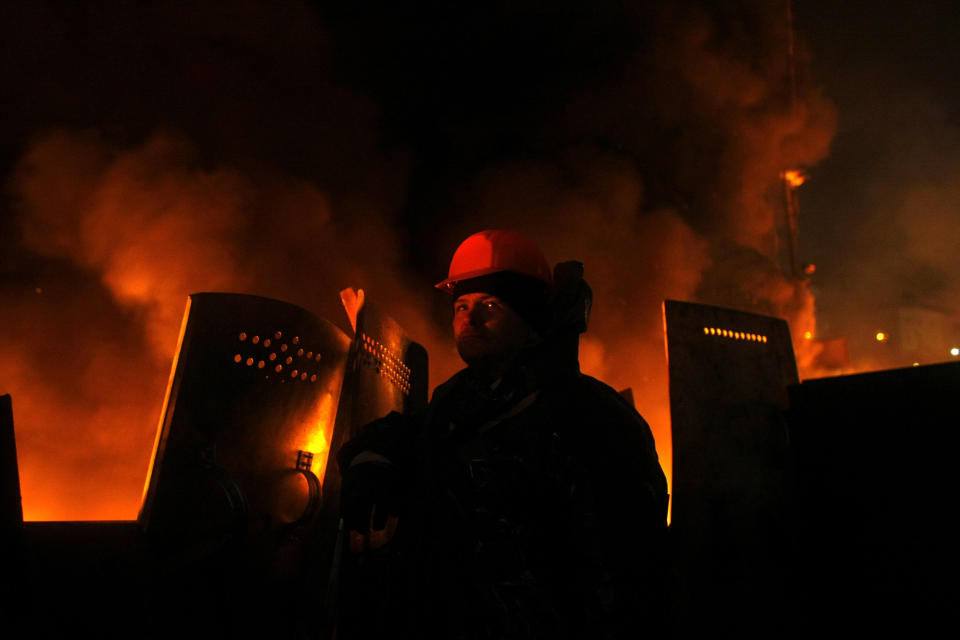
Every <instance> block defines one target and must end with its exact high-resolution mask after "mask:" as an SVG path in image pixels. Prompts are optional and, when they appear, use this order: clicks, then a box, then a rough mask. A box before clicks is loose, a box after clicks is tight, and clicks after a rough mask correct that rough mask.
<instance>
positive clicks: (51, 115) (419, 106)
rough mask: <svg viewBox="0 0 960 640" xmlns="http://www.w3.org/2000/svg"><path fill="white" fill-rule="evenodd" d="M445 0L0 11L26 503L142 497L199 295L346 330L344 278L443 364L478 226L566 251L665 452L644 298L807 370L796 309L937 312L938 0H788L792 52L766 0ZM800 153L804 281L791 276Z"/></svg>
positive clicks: (7, 253) (451, 356)
mask: <svg viewBox="0 0 960 640" xmlns="http://www.w3.org/2000/svg"><path fill="white" fill-rule="evenodd" d="M439 4H440V8H436V7H434V8H427V7H426V6H425V5H416V6H417V7H418V8H412V7H413V6H414V5H410V4H408V3H405V4H404V7H403V9H398V8H397V3H393V2H353V3H315V4H311V3H306V2H292V1H291V2H274V3H266V2H255V1H248V2H210V3H177V2H155V3H147V4H140V3H136V4H135V3H130V4H120V5H116V4H113V3H103V4H98V3H83V4H78V3H68V2H57V1H51V2H34V3H24V4H23V5H22V6H21V5H17V4H9V3H8V4H7V5H5V6H4V7H3V8H2V9H0V38H2V40H0V41H2V42H3V45H2V46H3V47H4V51H3V55H2V56H0V76H2V79H3V86H4V87H5V88H6V91H5V92H4V99H3V101H2V103H0V117H2V118H3V122H4V126H3V127H2V128H0V172H2V174H3V176H4V179H3V184H4V191H3V197H2V199H0V238H2V252H0V305H2V308H3V314H2V315H0V327H2V328H3V331H4V335H5V336H6V338H5V340H4V342H3V343H2V344H0V393H11V394H12V395H13V398H14V411H15V416H16V418H17V437H18V446H19V447H20V450H21V454H20V455H21V466H22V468H23V469H25V471H24V481H23V482H24V489H23V492H24V500H25V506H26V508H27V512H28V517H37V518H43V517H133V516H134V515H135V505H136V502H137V501H138V499H139V492H140V488H141V487H142V481H143V474H144V472H145V468H146V464H147V460H148V458H149V449H150V446H151V445H152V441H153V436H154V430H155V425H156V416H157V415H158V414H159V409H160V404H161V402H162V395H163V388H164V385H165V381H166V377H167V375H168V373H169V366H170V359H171V357H172V351H173V348H174V345H175V344H176V332H177V328H178V326H179V318H180V314H181V313H182V310H183V303H184V299H185V296H186V295H187V294H188V293H190V292H192V291H199V290H229V291H239V292H247V293H255V294H259V295H266V296H270V297H274V298H278V299H284V300H289V301H291V302H295V303H297V304H300V305H302V306H304V307H306V308H308V309H311V310H313V311H314V312H316V313H317V314H319V315H322V316H324V317H328V318H330V319H331V320H333V321H335V322H337V323H338V324H340V325H341V326H345V325H346V323H345V318H343V317H342V316H343V314H342V311H341V310H340V309H339V308H338V305H339V302H338V300H337V295H336V294H337V292H338V291H339V290H340V289H341V288H343V287H345V286H348V285H352V286H362V287H364V288H366V289H367V291H368V294H369V295H370V297H371V299H374V300H377V301H378V302H380V303H381V304H382V305H384V306H385V307H387V308H388V309H389V311H390V312H391V313H392V314H394V315H395V316H396V317H397V318H398V319H399V320H400V321H401V323H402V324H403V325H404V326H405V327H407V329H408V331H409V332H410V333H411V334H412V335H413V336H414V337H415V338H416V339H418V340H420V341H422V342H423V343H424V344H425V345H426V346H427V347H428V350H429V352H430V355H431V360H432V364H431V386H433V385H435V384H437V383H439V382H442V381H443V380H444V379H445V378H446V377H447V376H449V375H450V374H451V373H452V372H453V371H455V370H456V368H457V367H458V366H459V365H458V361H457V359H456V356H455V353H454V352H453V349H452V345H451V344H450V342H449V339H448V338H447V328H446V323H447V322H448V315H447V314H448V313H449V310H448V306H449V300H447V299H444V298H443V296H442V294H437V293H436V292H434V291H433V290H432V289H431V288H430V286H429V285H430V284H432V283H433V282H436V281H438V280H440V279H442V277H444V276H445V269H446V264H447V261H448V260H449V257H450V255H451V254H452V252H453V250H454V248H455V247H456V244H457V243H458V242H459V240H461V239H462V238H463V237H465V236H466V235H468V234H469V233H471V232H473V231H476V230H478V229H480V228H489V227H513V228H517V229H519V230H521V231H524V232H526V233H528V234H530V235H531V236H533V237H534V238H536V239H537V240H538V241H539V242H540V243H541V244H542V245H543V247H544V250H545V252H546V253H547V256H548V258H549V259H551V261H554V262H556V261H560V260H564V259H580V260H582V261H583V262H584V263H585V265H586V272H587V278H588V280H589V281H590V282H591V284H592V285H593V287H594V289H595V292H596V308H595V315H594V319H593V325H592V328H591V331H590V333H589V334H588V336H587V337H586V338H585V339H584V343H583V345H582V361H583V362H582V364H583V367H584V370H585V371H587V372H588V373H591V374H593V375H596V376H598V377H600V378H602V379H604V380H606V381H608V382H609V383H610V384H612V385H613V386H615V387H617V388H623V387H627V386H631V387H633V388H634V395H635V397H636V398H637V404H638V408H639V409H640V411H641V413H643V414H644V415H645V416H646V417H647V419H648V420H649V421H650V422H651V425H652V426H653V429H654V433H655V434H656V435H657V437H658V447H659V448H660V451H661V457H662V458H664V459H665V466H666V467H668V471H669V442H668V441H669V435H668V433H669V432H668V431H667V424H668V417H667V414H666V386H665V366H664V364H663V344H662V328H661V326H660V322H661V316H660V306H659V305H660V302H661V301H662V300H663V299H664V298H675V299H682V300H693V301H701V302H706V303H710V304H719V305H723V306H729V307H735V308H740V309H745V310H749V311H755V312H760V313H767V314H771V315H776V316H779V317H784V318H786V319H787V320H788V321H789V322H790V323H791V328H792V329H793V331H794V335H795V340H796V341H797V345H798V361H799V363H800V366H801V375H819V374H822V371H819V370H818V369H817V367H816V364H815V355H816V354H815V353H814V352H813V351H811V345H810V344H805V343H804V341H803V339H802V337H801V336H802V335H803V333H804V332H806V331H809V332H811V333H812V334H815V335H816V336H818V337H825V338H830V337H841V336H847V337H849V338H850V347H851V356H852V359H853V362H854V365H857V361H858V358H860V359H861V360H862V361H863V363H862V365H860V366H862V367H867V366H871V365H872V364H873V363H874V362H876V360H875V359H874V356H875V354H874V353H873V352H872V351H870V350H871V349H873V348H874V347H875V345H872V344H871V343H870V340H869V339H870V336H871V335H872V334H873V332H875V331H877V330H878V329H880V328H885V325H884V323H887V322H888V318H889V310H890V309H893V308H896V307H897V306H899V305H904V304H906V305H914V306H924V307H930V308H935V309H937V310H939V311H941V312H944V313H946V314H947V315H948V316H950V317H953V318H956V316H957V305H956V300H957V299H958V296H957V295H956V294H957V293H958V289H960V253H958V252H957V251H956V247H957V246H960V237H958V236H960V231H958V229H960V227H958V225H956V224H955V219H956V213H955V212H956V210H957V209H956V205H960V184H958V182H957V181H956V179H955V177H954V176H955V175H956V173H957V171H956V169H958V168H960V151H958V149H960V146H958V145H957V144H956V142H958V138H960V135H958V134H960V131H958V128H957V115H958V111H957V110H958V105H960V95H958V91H960V89H958V88H957V84H956V83H955V82H954V81H953V78H954V75H955V72H954V69H955V67H956V64H955V51H956V45H955V44H954V42H955V35H954V34H955V33H956V32H957V26H958V23H960V20H958V18H960V16H958V11H960V10H958V9H957V8H956V7H955V6H954V5H953V4H951V3H947V2H922V3H917V2H913V3H905V2H904V3H890V2H886V3H830V2H825V1H818V2H795V3H794V4H793V12H794V18H795V20H794V22H795V28H796V29H795V32H796V42H797V44H796V54H795V58H794V60H793V71H794V74H793V75H791V61H790V57H789V55H788V42H789V39H790V30H789V22H788V20H787V15H788V12H787V6H788V5H787V3H786V2H759V1H757V2H750V1H746V0H743V1H734V2H686V3H677V2H635V3H622V2H614V1H612V0H611V1H599V2H591V3H577V2H555V3H551V4H550V5H549V8H548V9H545V8H543V7H544V6H545V5H543V3H533V2H511V3H456V4H454V3H439ZM835 5H836V6H835ZM793 168H802V169H804V170H805V171H806V172H807V173H808V175H809V179H808V181H807V183H806V184H804V185H803V186H802V187H800V188H799V189H798V191H797V194H798V197H799V203H800V222H799V228H800V249H801V251H800V254H801V255H800V260H801V261H802V262H812V263H815V264H816V265H817V271H816V273H815V274H814V275H813V276H812V277H811V278H810V279H809V280H806V279H804V278H802V277H797V276H794V275H791V274H785V273H784V270H783V260H782V249H783V242H782V237H781V236H782V233H778V232H782V215H783V210H782V208H783V202H782V184H781V182H780V180H779V175H780V172H781V171H784V170H787V169H793ZM778 248H779V252H778ZM881 325H883V326H881ZM887 330H890V329H887ZM858 349H859V351H858ZM65 434H68V435H65ZM73 442H84V443H87V444H88V445H89V446H84V447H73V446H72V443H73ZM665 447H666V449H665ZM51 459H58V460H60V461H61V464H62V466H63V467H64V468H65V469H67V470H68V473H69V474H73V475H59V476H58V475H56V474H43V473H39V472H35V471H34V470H36V469H39V468H40V467H41V466H42V465H44V464H46V461H48V460H51ZM78 476H79V477H80V479H79V480H78V479H77V477H78ZM108 485H109V486H111V487H115V489H111V492H112V493H111V495H110V496H108V497H106V498H103V497H102V495H103V491H102V487H104V486H108ZM91 494H97V495H100V496H101V498H97V500H94V501H92V502H91V501H90V500H89V499H88V498H86V497H85V496H89V495H91ZM40 505H43V506H42V507H41V506H40Z"/></svg>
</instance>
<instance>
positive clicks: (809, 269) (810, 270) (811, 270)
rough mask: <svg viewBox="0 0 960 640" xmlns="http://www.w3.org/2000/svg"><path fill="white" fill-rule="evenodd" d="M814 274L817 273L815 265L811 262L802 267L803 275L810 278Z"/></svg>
mask: <svg viewBox="0 0 960 640" xmlns="http://www.w3.org/2000/svg"><path fill="white" fill-rule="evenodd" d="M816 272H817V265H815V264H813V263H812V262H808V263H807V264H805V265H803V273H804V274H805V275H808V276H812V275H813V274H815V273H816Z"/></svg>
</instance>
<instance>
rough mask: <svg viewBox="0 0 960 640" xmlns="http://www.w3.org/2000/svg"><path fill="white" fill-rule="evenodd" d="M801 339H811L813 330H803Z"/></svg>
mask: <svg viewBox="0 0 960 640" xmlns="http://www.w3.org/2000/svg"><path fill="white" fill-rule="evenodd" d="M803 339H804V340H813V332H812V331H804V332H803Z"/></svg>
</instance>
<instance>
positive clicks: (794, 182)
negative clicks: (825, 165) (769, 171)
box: [780, 169, 807, 189]
mask: <svg viewBox="0 0 960 640" xmlns="http://www.w3.org/2000/svg"><path fill="white" fill-rule="evenodd" d="M780 175H781V177H782V178H783V179H784V180H785V181H786V182H787V184H788V185H790V187H791V188H793V189H796V188H797V187H799V186H800V185H802V184H803V183H804V182H806V181H807V175H806V174H805V173H804V172H803V171H800V170H799V169H790V170H789V171H784V172H783V173H782V174H780Z"/></svg>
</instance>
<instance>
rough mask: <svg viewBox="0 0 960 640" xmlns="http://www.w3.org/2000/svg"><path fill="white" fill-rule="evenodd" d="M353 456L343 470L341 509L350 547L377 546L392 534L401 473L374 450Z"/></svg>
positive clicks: (356, 549)
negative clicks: (348, 465) (352, 459)
mask: <svg viewBox="0 0 960 640" xmlns="http://www.w3.org/2000/svg"><path fill="white" fill-rule="evenodd" d="M367 453H369V452H363V453H361V454H359V455H357V456H356V458H355V459H354V461H353V462H352V463H351V465H350V467H349V468H348V469H347V470H346V472H344V474H343V485H342V488H341V492H340V513H341V515H342V516H343V521H344V524H345V525H346V528H347V531H349V532H350V536H349V540H350V551H351V552H352V553H360V552H361V551H364V550H366V549H377V548H379V547H381V546H383V545H384V544H386V543H387V542H388V541H389V540H390V538H392V537H393V534H394V532H395V531H396V528H397V522H398V517H399V515H400V513H401V511H402V507H403V497H404V493H405V491H406V486H405V484H406V483H405V482H404V478H403V474H402V473H401V472H400V470H399V469H397V467H395V466H394V465H393V464H392V463H391V462H390V461H389V460H387V458H384V457H383V456H379V455H377V454H371V455H365V454H367Z"/></svg>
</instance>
